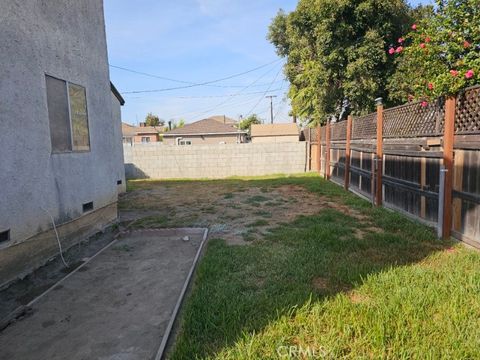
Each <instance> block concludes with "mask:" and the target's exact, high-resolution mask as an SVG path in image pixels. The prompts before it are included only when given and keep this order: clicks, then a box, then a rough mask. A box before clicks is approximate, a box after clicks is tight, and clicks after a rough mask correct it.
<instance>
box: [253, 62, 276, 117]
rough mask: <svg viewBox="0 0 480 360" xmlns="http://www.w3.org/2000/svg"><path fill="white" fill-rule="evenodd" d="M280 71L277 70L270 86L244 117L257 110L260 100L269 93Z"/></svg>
mask: <svg viewBox="0 0 480 360" xmlns="http://www.w3.org/2000/svg"><path fill="white" fill-rule="evenodd" d="M281 71H282V68H280V70H278V72H277V75H275V78H274V79H273V81H272V83H271V84H270V86H269V87H268V89H267V90H265V92H264V93H263V94H262V96H261V97H260V99H259V100H258V102H257V103H256V104H255V106H254V107H253V108H251V109H250V111H249V112H248V113H247V115H245V117H248V116H250V114H251V113H252V112H253V111H254V110H255V109H256V108H257V106H258V105H259V104H260V103H261V102H262V100H263V99H264V98H265V95H267V93H268V92H269V91H270V88H271V87H272V85H273V83H274V82H275V80H277V77H278V75H280V72H281Z"/></svg>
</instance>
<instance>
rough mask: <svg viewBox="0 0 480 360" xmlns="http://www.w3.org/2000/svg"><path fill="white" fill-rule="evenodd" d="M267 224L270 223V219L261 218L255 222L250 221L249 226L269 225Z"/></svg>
mask: <svg viewBox="0 0 480 360" xmlns="http://www.w3.org/2000/svg"><path fill="white" fill-rule="evenodd" d="M267 225H268V221H267V220H265V219H261V220H257V221H254V222H253V223H250V224H248V225H247V226H248V227H250V228H251V227H259V226H267Z"/></svg>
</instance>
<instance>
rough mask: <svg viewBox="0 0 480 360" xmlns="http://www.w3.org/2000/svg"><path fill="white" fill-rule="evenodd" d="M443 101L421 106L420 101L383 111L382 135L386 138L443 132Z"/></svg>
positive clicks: (433, 134)
mask: <svg viewBox="0 0 480 360" xmlns="http://www.w3.org/2000/svg"><path fill="white" fill-rule="evenodd" d="M444 118H445V102H444V101H443V100H438V101H437V102H436V103H431V104H428V105H427V106H422V104H421V103H420V102H415V103H409V104H405V105H401V106H397V107H394V108H391V109H387V110H385V111H384V118H383V136H384V137H386V138H402V137H422V136H438V135H441V134H442V133H443V127H444V124H443V123H444Z"/></svg>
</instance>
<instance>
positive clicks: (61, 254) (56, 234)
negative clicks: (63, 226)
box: [41, 207, 68, 268]
mask: <svg viewBox="0 0 480 360" xmlns="http://www.w3.org/2000/svg"><path fill="white" fill-rule="evenodd" d="M41 209H42V210H43V211H45V212H46V213H47V214H48V216H50V219H51V220H52V225H53V230H54V231H55V236H56V237H57V243H58V250H59V252H60V258H61V259H62V262H63V265H65V267H67V268H68V264H67V262H66V261H65V258H64V257H63V250H62V243H61V242H60V237H59V236H58V232H57V226H56V225H55V219H54V218H53V216H52V214H50V212H49V211H48V210H47V209H44V208H43V207H42V208H41Z"/></svg>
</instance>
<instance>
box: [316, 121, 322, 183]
mask: <svg viewBox="0 0 480 360" xmlns="http://www.w3.org/2000/svg"><path fill="white" fill-rule="evenodd" d="M317 166H318V173H319V174H321V173H322V126H321V125H320V124H318V127H317Z"/></svg>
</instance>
